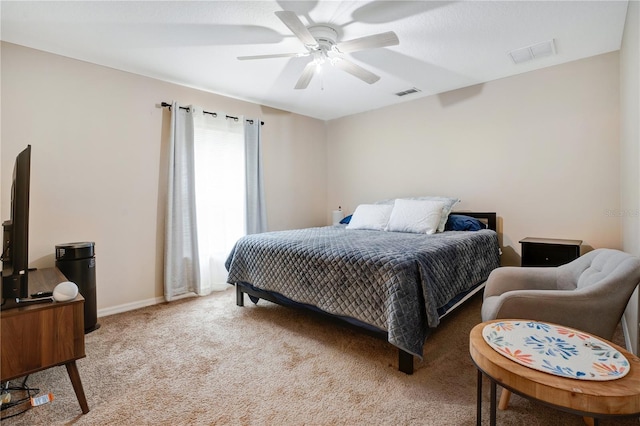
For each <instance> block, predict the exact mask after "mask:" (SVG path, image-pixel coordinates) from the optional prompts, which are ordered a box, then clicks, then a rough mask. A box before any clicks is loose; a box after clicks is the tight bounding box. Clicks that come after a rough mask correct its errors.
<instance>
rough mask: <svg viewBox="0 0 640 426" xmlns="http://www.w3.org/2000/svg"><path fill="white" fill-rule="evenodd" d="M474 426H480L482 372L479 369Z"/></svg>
mask: <svg viewBox="0 0 640 426" xmlns="http://www.w3.org/2000/svg"><path fill="white" fill-rule="evenodd" d="M476 426H482V372H481V371H480V370H479V369H478V385H477V395H476Z"/></svg>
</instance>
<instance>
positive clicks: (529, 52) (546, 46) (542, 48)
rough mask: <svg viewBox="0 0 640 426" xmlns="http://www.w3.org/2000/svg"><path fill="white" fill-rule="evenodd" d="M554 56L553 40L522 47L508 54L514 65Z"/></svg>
mask: <svg viewBox="0 0 640 426" xmlns="http://www.w3.org/2000/svg"><path fill="white" fill-rule="evenodd" d="M555 54H556V47H555V44H554V42H553V39H551V40H548V41H543V42H542V43H536V44H532V45H531V46H527V47H522V48H520V49H515V50H512V51H510V52H509V56H510V57H511V60H513V62H514V63H516V64H521V63H522V62H527V61H530V60H532V59H537V58H544V57H545V56H551V55H555Z"/></svg>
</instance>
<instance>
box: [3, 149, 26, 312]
mask: <svg viewBox="0 0 640 426" xmlns="http://www.w3.org/2000/svg"><path fill="white" fill-rule="evenodd" d="M30 175H31V145H27V147H26V148H25V149H24V150H23V151H22V152H21V153H19V154H18V156H17V157H16V161H15V165H14V168H13V181H12V184H11V217H10V219H9V220H7V221H5V222H3V224H2V226H3V237H4V238H3V244H2V297H3V303H4V302H5V301H6V300H7V299H15V298H27V297H29V284H28V277H29V274H28V270H29V265H28V264H29V190H30V179H31V178H30Z"/></svg>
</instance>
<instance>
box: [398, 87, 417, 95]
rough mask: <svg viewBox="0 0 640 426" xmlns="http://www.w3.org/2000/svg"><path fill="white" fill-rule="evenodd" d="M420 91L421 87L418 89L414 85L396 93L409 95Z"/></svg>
mask: <svg viewBox="0 0 640 426" xmlns="http://www.w3.org/2000/svg"><path fill="white" fill-rule="evenodd" d="M419 91H420V89H416V88H415V87H412V88H411V89H407V90H403V91H402V92H398V93H396V96H407V95H410V94H412V93H418V92H419Z"/></svg>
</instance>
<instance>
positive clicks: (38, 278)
mask: <svg viewBox="0 0 640 426" xmlns="http://www.w3.org/2000/svg"><path fill="white" fill-rule="evenodd" d="M62 281H67V279H66V278H65V276H64V275H63V274H62V273H61V272H60V271H59V270H58V269H56V268H47V269H39V270H36V271H30V272H29V291H30V292H31V293H34V292H36V291H51V290H53V288H54V287H55V286H56V284H58V283H60V282H62ZM0 315H1V320H0V321H1V324H0V329H1V330H2V334H1V336H0V343H1V345H0V352H2V354H1V362H2V363H1V364H0V376H1V378H0V381H2V382H6V381H8V380H13V379H16V378H18V377H23V376H27V375H29V374H31V373H35V372H37V371H41V370H45V369H47V368H51V367H55V366H58V365H64V366H65V367H66V368H67V372H68V374H69V378H70V379H71V384H72V385H73V390H74V391H75V393H76V397H77V398H78V402H79V403H80V408H81V409H82V412H83V413H85V414H86V413H88V412H89V406H88V405H87V400H86V397H85V394H84V389H83V388H82V382H81V380H80V374H79V373H78V368H77V366H76V360H78V359H80V358H84V357H85V352H84V299H83V297H82V296H81V295H80V294H78V296H77V297H76V298H75V299H74V300H71V301H68V302H48V303H38V304H25V305H24V306H18V307H15V308H10V309H3V310H2V312H1V313H0Z"/></svg>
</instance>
